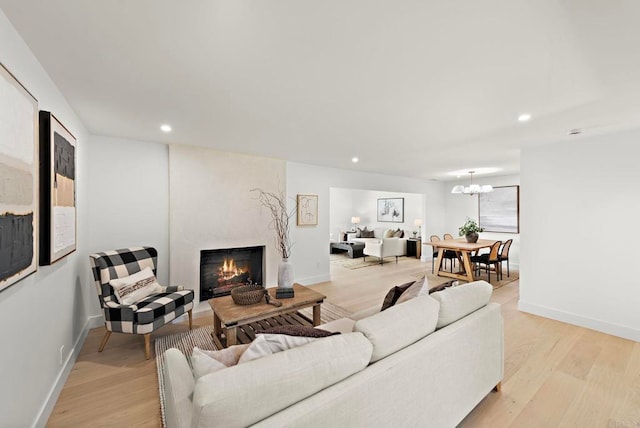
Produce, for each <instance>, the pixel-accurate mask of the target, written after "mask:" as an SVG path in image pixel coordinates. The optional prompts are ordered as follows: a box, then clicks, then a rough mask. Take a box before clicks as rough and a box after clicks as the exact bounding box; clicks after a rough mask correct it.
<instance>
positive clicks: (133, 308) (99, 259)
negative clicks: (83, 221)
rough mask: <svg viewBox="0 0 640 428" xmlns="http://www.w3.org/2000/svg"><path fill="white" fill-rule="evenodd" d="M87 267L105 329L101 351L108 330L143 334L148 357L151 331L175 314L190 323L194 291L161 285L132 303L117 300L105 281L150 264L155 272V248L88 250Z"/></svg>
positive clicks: (107, 336)
mask: <svg viewBox="0 0 640 428" xmlns="http://www.w3.org/2000/svg"><path fill="white" fill-rule="evenodd" d="M89 259H90V261H91V270H92V271H93V279H94V280H95V284H96V288H97V291H98V298H99V299H100V306H101V307H102V309H103V310H104V319H105V327H106V330H107V331H106V333H105V335H104V338H103V339H102V342H101V343H100V348H99V352H102V350H103V349H104V347H105V345H106V344H107V341H108V340H109V337H110V336H111V333H112V332H114V331H115V332H118V333H131V334H143V335H144V344H145V346H144V351H145V357H146V358H147V359H149V358H150V357H151V349H150V348H151V332H152V331H154V330H156V329H158V328H160V327H162V326H163V325H165V324H167V323H168V322H170V321H171V320H173V319H175V318H177V317H179V316H180V315H182V314H184V313H185V312H187V313H188V315H189V329H191V327H192V315H191V310H192V309H193V303H194V302H193V300H194V293H193V290H185V289H184V288H183V287H163V292H161V293H157V294H152V295H150V296H147V297H146V298H144V299H142V300H140V301H139V302H136V303H135V304H133V305H124V304H120V303H118V300H117V299H116V296H115V294H114V290H113V287H112V286H111V285H110V284H109V281H111V280H113V279H117V278H123V277H127V276H129V275H132V274H134V273H137V272H140V271H141V270H142V269H145V268H147V267H150V268H151V269H152V270H153V273H154V275H155V274H156V264H157V260H158V252H157V251H156V249H155V248H151V247H136V248H125V249H122V250H115V251H105V252H102V253H96V254H91V255H90V256H89Z"/></svg>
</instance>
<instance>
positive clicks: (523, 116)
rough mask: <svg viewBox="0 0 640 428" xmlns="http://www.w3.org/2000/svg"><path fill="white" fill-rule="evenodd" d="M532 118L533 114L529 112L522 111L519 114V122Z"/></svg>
mask: <svg viewBox="0 0 640 428" xmlns="http://www.w3.org/2000/svg"><path fill="white" fill-rule="evenodd" d="M529 119H531V115H530V114H529V113H522V114H521V115H520V116H518V122H527V121H529Z"/></svg>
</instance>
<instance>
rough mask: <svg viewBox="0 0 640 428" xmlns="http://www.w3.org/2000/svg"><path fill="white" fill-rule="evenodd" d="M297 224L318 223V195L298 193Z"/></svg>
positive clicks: (309, 224) (313, 224) (311, 224)
mask: <svg viewBox="0 0 640 428" xmlns="http://www.w3.org/2000/svg"><path fill="white" fill-rule="evenodd" d="M297 203H298V226H315V225H317V224H318V195H298V199H297Z"/></svg>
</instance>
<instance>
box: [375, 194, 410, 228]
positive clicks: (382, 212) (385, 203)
mask: <svg viewBox="0 0 640 428" xmlns="http://www.w3.org/2000/svg"><path fill="white" fill-rule="evenodd" d="M377 211H378V221H379V222H392V223H404V198H384V199H378V207H377Z"/></svg>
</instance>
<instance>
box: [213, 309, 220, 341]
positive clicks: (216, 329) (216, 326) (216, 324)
mask: <svg viewBox="0 0 640 428" xmlns="http://www.w3.org/2000/svg"><path fill="white" fill-rule="evenodd" d="M213 334H214V335H216V336H218V339H219V338H221V337H222V321H220V318H218V316H217V315H216V313H215V312H214V313H213Z"/></svg>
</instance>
